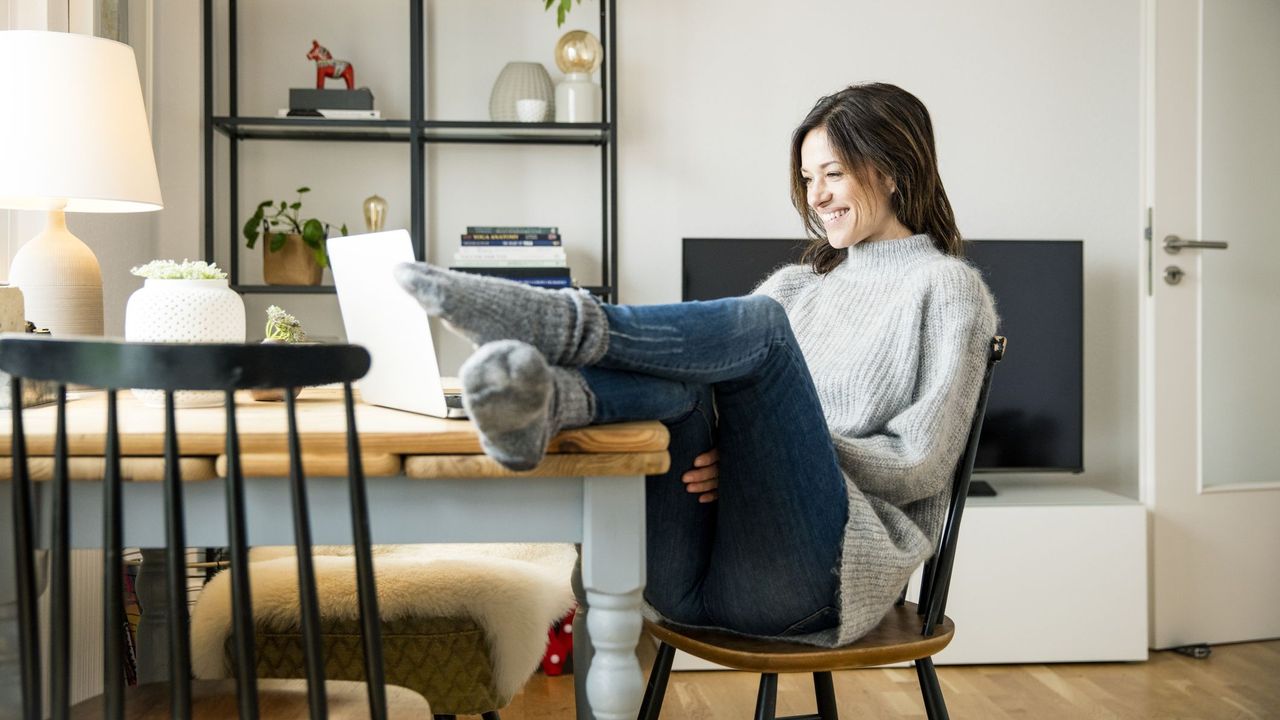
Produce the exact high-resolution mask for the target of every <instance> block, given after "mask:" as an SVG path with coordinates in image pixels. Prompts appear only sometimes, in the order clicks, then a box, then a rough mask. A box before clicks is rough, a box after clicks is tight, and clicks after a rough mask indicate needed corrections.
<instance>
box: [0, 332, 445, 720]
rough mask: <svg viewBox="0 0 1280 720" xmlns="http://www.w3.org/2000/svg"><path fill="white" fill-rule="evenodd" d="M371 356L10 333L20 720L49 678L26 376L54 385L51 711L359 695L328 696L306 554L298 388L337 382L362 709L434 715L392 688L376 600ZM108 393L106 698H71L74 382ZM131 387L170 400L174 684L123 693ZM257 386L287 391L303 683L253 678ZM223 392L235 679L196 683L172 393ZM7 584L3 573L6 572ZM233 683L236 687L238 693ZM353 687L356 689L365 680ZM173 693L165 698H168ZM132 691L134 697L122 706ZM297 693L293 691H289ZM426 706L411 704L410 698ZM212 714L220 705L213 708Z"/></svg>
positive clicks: (349, 348) (343, 690) (167, 475)
mask: <svg viewBox="0 0 1280 720" xmlns="http://www.w3.org/2000/svg"><path fill="white" fill-rule="evenodd" d="M369 364H370V359H369V354H368V352H366V351H365V350H364V349H363V348H361V347H357V346H353V345H283V344H257V345H233V344H196V345H192V344H145V343H128V342H118V341H110V340H98V339H94V340H79V339H76V340H61V339H59V340H51V339H35V338H24V337H20V336H8V337H3V338H0V369H2V370H3V371H4V372H6V373H8V374H9V375H11V376H12V378H13V381H12V385H11V388H10V392H11V396H12V404H11V412H12V423H13V425H12V450H11V454H12V460H13V475H12V481H11V482H12V494H13V508H14V515H15V517H14V545H15V549H16V552H17V557H16V569H17V578H16V579H17V583H16V585H17V588H18V598H19V603H18V605H19V619H20V623H21V638H20V659H21V672H22V692H23V695H22V697H23V717H24V718H28V719H30V720H41V719H42V718H43V717H44V712H43V708H42V707H41V703H42V687H41V685H42V681H41V674H40V667H41V648H40V647H39V637H38V628H39V624H38V622H37V620H38V618H37V612H38V610H37V587H36V580H35V578H36V561H37V556H36V551H37V534H38V530H39V528H38V527H37V518H36V514H35V511H34V506H35V503H34V492H33V478H32V473H31V471H30V468H29V466H28V457H27V452H26V450H27V442H26V433H25V432H24V428H23V410H22V403H21V397H22V385H23V383H24V382H28V381H43V382H52V383H55V384H56V385H57V393H56V394H57V421H56V423H57V425H56V431H55V432H56V435H55V442H54V458H53V478H52V483H51V488H50V492H51V498H50V504H51V506H52V522H51V526H50V528H49V529H48V530H49V532H48V537H49V538H50V540H49V551H50V552H49V561H50V564H51V569H50V594H51V597H50V618H49V619H50V622H49V628H50V638H49V653H50V656H49V658H48V660H49V662H48V666H49V668H50V670H49V685H50V687H49V698H50V702H51V705H52V707H51V708H50V709H49V710H50V713H49V714H50V715H51V716H52V717H54V718H66V717H71V716H73V715H75V716H85V717H107V718H123V717H140V716H143V714H144V713H146V712H147V711H148V708H147V707H146V706H147V705H154V704H155V702H156V700H157V698H160V699H161V700H160V704H161V707H158V708H157V707H151V708H150V711H151V712H154V713H155V714H156V715H157V716H160V717H173V718H190V717H192V715H193V704H195V705H196V706H197V707H196V708H195V712H196V713H197V714H201V715H206V716H211V715H209V713H211V712H212V713H219V712H220V713H223V715H222V716H227V717H229V716H233V715H238V716H239V717H241V718H257V717H259V715H260V713H261V714H262V715H268V716H269V715H273V714H276V713H277V712H280V713H282V714H283V713H295V714H296V713H298V712H306V710H305V709H304V708H303V707H300V705H302V702H301V701H302V700H303V699H305V708H309V713H310V716H311V717H313V718H323V717H327V716H328V714H329V710H330V698H331V697H333V698H344V699H345V701H346V702H347V703H348V705H349V704H350V702H351V693H352V690H353V688H352V687H350V686H344V687H336V686H337V685H338V683H334V682H330V684H329V687H328V692H326V681H325V678H324V664H323V658H322V657H321V641H320V624H319V613H318V610H317V590H316V582H315V573H314V568H313V564H312V552H311V525H310V521H309V519H308V515H307V510H306V508H307V493H306V483H305V481H304V477H303V472H302V458H301V448H300V443H299V439H298V428H297V418H296V412H295V404H294V398H293V392H292V390H293V389H294V388H300V387H303V386H310V385H323V384H330V383H341V384H342V385H343V388H344V405H345V410H346V423H347V456H348V468H349V478H350V480H349V490H350V498H351V522H352V531H353V537H354V545H355V555H356V573H357V582H358V595H359V603H360V609H361V613H360V614H361V617H362V631H363V636H364V661H365V671H366V674H365V677H366V678H368V679H369V682H368V683H366V688H367V700H368V703H367V706H363V707H360V710H359V713H358V714H360V715H362V716H370V717H374V718H385V717H386V716H387V712H388V702H389V699H388V698H389V697H390V703H391V706H392V707H393V709H401V708H402V707H404V706H405V705H410V706H415V707H416V708H417V709H420V710H421V711H422V714H429V709H427V708H426V702H425V701H422V699H421V697H420V696H417V695H416V694H412V693H410V694H411V695H412V697H411V698H409V699H408V700H406V699H405V698H404V697H402V695H403V693H408V691H404V690H402V689H400V688H391V689H390V690H389V689H388V688H387V687H386V686H385V683H384V680H383V673H382V655H381V639H380V636H379V623H378V617H379V615H378V608H377V595H376V593H375V587H374V578H373V564H372V558H371V550H370V532H369V517H368V506H367V501H366V496H365V485H364V475H363V470H362V467H361V464H360V461H359V459H360V449H359V440H358V438H357V435H356V427H355V411H354V401H353V396H352V388H351V384H352V382H354V381H355V380H356V379H358V378H360V377H362V376H364V374H365V373H366V372H368V370H369ZM68 385H82V386H88V387H91V388H102V389H103V390H105V392H106V399H107V402H106V405H107V418H106V440H105V451H104V457H105V463H106V464H105V467H104V473H103V477H104V481H103V493H104V494H103V498H102V508H103V529H104V532H103V538H102V547H103V550H104V566H103V597H104V598H105V607H104V626H103V627H104V631H103V643H104V665H103V677H104V692H103V694H102V695H101V696H99V697H97V698H93V699H90V700H88V701H85V702H83V703H80V704H77V705H76V706H75V707H74V708H73V707H71V705H70V666H71V663H70V662H69V655H70V647H71V643H70V639H71V634H72V633H73V632H74V629H73V628H72V627H71V616H70V606H71V604H70V591H71V588H70V571H69V567H70V535H71V534H70V527H69V519H70V487H69V483H70V473H69V471H68V464H69V460H68V455H69V452H68V441H67V438H68V430H67V402H68V400H67V386H68ZM122 388H137V389H150V390H158V391H161V392H162V394H163V398H164V414H165V430H164V481H163V482H164V523H165V541H166V547H165V565H166V573H167V581H166V586H167V595H168V620H169V633H168V634H169V663H168V666H169V673H170V675H169V683H168V686H167V687H163V686H161V687H160V688H156V687H154V686H151V687H148V686H144V687H141V688H137V689H136V690H132V691H129V692H127V693H126V689H125V686H124V677H125V673H124V668H123V662H124V660H123V648H122V642H123V638H122V637H121V630H120V629H121V628H123V627H124V626H125V614H124V606H123V590H124V589H123V587H122V583H123V563H122V549H123V548H122V544H123V540H124V528H123V519H122V518H123V510H122V483H123V478H122V477H121V472H120V464H121V462H120V460H121V447H120V437H119V417H118V416H119V413H118V406H117V394H118V392H119V390H120V389H122ZM254 388H285V393H284V397H285V401H286V411H287V417H288V453H289V487H290V496H291V501H292V512H293V524H294V538H295V542H296V545H297V547H298V552H297V557H298V577H299V602H300V606H301V619H302V627H303V633H304V639H305V643H304V644H305V654H306V668H307V679H306V691H305V694H304V693H301V692H299V688H297V687H293V688H285V687H280V686H278V685H276V684H277V683H283V682H293V683H294V684H295V685H298V684H299V683H298V682H297V681H268V680H263V681H259V680H258V678H256V677H255V675H254V668H255V667H256V663H255V661H254V657H253V652H254V651H253V648H254V639H253V611H252V599H251V597H250V592H249V581H248V567H249V562H248V555H249V548H248V543H247V538H246V527H247V526H246V517H245V482H244V476H243V474H242V472H241V454H240V448H239V438H238V433H237V428H236V412H235V392H236V391H237V390H247V389H254ZM201 390H202V391H218V392H221V393H224V395H225V397H224V405H225V412H226V457H227V472H226V478H225V485H226V503H227V537H228V539H229V541H228V544H229V546H230V552H231V566H230V570H229V572H230V573H231V574H232V575H231V582H232V603H233V608H234V610H233V636H234V645H235V656H236V663H235V665H236V679H235V682H234V684H232V683H230V682H228V681H219V682H217V683H204V682H203V681H201V682H196V681H193V680H192V677H191V647H190V636H189V634H188V617H187V589H186V580H185V557H184V556H185V553H186V534H185V529H184V508H183V485H182V477H181V476H180V473H179V464H178V458H179V453H178V433H177V430H176V427H175V409H174V398H175V393H177V392H180V391H201ZM5 581H6V582H7V581H8V578H6V579H5ZM232 685H234V690H232ZM357 689H358V686H357ZM165 696H167V698H168V703H167V704H165V703H164V702H163V699H162V698H164V697H165ZM126 697H128V698H129V700H128V702H126ZM290 698H292V699H290ZM415 700H416V701H421V702H420V703H415V702H414V701H415ZM212 708H219V710H213V709H212Z"/></svg>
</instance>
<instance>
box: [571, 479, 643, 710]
mask: <svg viewBox="0 0 1280 720" xmlns="http://www.w3.org/2000/svg"><path fill="white" fill-rule="evenodd" d="M583 506H584V507H583V528H582V533H583V539H582V584H583V587H584V588H585V590H586V596H587V605H588V607H589V609H590V610H589V612H588V614H587V627H588V630H589V635H590V639H591V646H592V649H593V650H594V653H593V655H594V657H592V659H591V664H590V668H589V669H588V671H587V697H588V698H589V700H590V702H591V715H590V716H591V717H595V718H597V720H632V719H633V718H635V717H636V714H637V713H638V712H639V710H640V701H641V699H642V696H643V693H644V674H643V672H642V671H641V669H640V663H639V662H637V661H636V644H637V643H638V642H639V640H640V627H641V618H640V602H641V596H642V593H643V590H644V573H645V551H644V549H645V536H644V532H645V531H644V477H643V476H637V477H631V478H586V480H585V487H584V489H583ZM578 716H579V717H580V718H581V717H583V714H582V713H581V712H579V714H578Z"/></svg>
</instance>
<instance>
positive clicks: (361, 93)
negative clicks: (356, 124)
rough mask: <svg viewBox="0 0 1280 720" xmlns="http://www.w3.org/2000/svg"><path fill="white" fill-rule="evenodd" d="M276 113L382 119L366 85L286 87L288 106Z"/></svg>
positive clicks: (283, 114)
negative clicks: (375, 108) (345, 87)
mask: <svg viewBox="0 0 1280 720" xmlns="http://www.w3.org/2000/svg"><path fill="white" fill-rule="evenodd" d="M276 115H277V116H278V117H324V118H336V119H342V120H380V119H382V113H381V112H379V111H377V110H374V109H373V93H372V92H370V90H369V88H356V89H355V90H338V89H332V90H330V89H318V88H317V89H312V88H289V107H288V108H287V109H286V108H281V109H280V110H278V111H277V112H276Z"/></svg>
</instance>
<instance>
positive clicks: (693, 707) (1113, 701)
mask: <svg viewBox="0 0 1280 720" xmlns="http://www.w3.org/2000/svg"><path fill="white" fill-rule="evenodd" d="M938 677H939V679H940V680H941V682H942V691H943V693H944V695H945V696H946V699H947V709H948V710H949V711H950V714H951V717H953V718H956V720H965V719H966V718H980V719H982V720H999V719H1001V718H1020V719H1027V718H1034V719H1035V720H1053V719H1055V718H1064V719H1065V718H1070V719H1071V720H1076V719H1077V718H1125V719H1128V718H1135V719H1136V718H1151V719H1152V720H1157V719H1159V720H1166V719H1167V720H1173V719H1176V718H1195V719H1196V720H1201V719H1212V720H1217V719H1218V718H1261V719H1272V718H1280V640H1273V641H1269V642H1257V643H1243V644H1239V645H1218V646H1215V647H1214V648H1213V654H1212V655H1211V656H1210V657H1209V658H1208V659H1205V660H1195V659H1192V658H1189V657H1186V656H1183V655H1179V654H1177V653H1174V652H1153V653H1152V654H1151V659H1150V660H1149V661H1148V662H1145V663H1097V664H1070V665H984V666H965V667H941V668H938ZM757 682H758V679H757V678H756V677H754V676H750V675H747V674H746V673H723V672H686V673H674V674H673V675H672V679H671V685H670V686H669V687H668V689H667V701H666V703H665V704H664V705H663V708H662V718H663V720H704V719H705V720H713V719H714V720H719V719H720V718H744V719H745V718H750V717H751V716H752V712H753V710H754V708H755V694H756V683H757ZM778 685H779V688H778V714H779V715H796V714H804V713H812V712H814V706H813V687H812V683H811V680H810V679H809V676H806V675H784V676H782V677H781V678H779V684H778ZM835 686H836V696H837V699H838V703H839V708H840V712H841V713H842V717H844V718H850V719H852V718H923V717H924V716H925V715H924V707H923V705H922V704H921V700H920V691H919V687H918V685H917V684H916V675H915V671H914V670H912V669H910V668H907V669H889V670H852V671H847V672H841V673H837V674H836V675H835ZM502 718H503V720H569V719H571V718H573V679H572V678H571V677H567V676H563V677H554V678H551V677H545V676H542V675H537V676H534V678H533V679H532V680H531V681H530V682H529V685H528V686H527V687H526V689H525V690H524V692H522V693H521V694H520V695H519V696H517V697H516V699H515V700H514V701H512V703H511V705H510V706H509V707H507V708H505V709H503V710H502Z"/></svg>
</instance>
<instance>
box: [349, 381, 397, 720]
mask: <svg viewBox="0 0 1280 720" xmlns="http://www.w3.org/2000/svg"><path fill="white" fill-rule="evenodd" d="M342 404H343V407H344V409H345V410H346V414H347V478H348V488H349V493H350V496H351V534H352V544H353V545H354V546H355V553H356V591H357V593H358V594H359V596H360V622H361V625H362V627H363V630H364V632H363V635H364V676H365V679H366V680H367V682H368V689H369V717H370V718H372V719H373V720H385V719H386V717H387V692H386V682H385V677H384V675H383V664H382V628H381V625H382V623H381V622H380V620H379V618H381V617H382V615H381V614H380V613H379V612H378V592H377V588H376V587H375V585H374V580H373V543H372V540H371V539H370V538H371V533H370V529H369V499H368V496H367V494H366V493H365V487H364V464H363V462H362V459H361V456H360V436H359V435H358V434H357V433H356V411H355V398H354V396H353V395H352V392H351V383H349V382H347V383H343V384H342Z"/></svg>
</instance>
